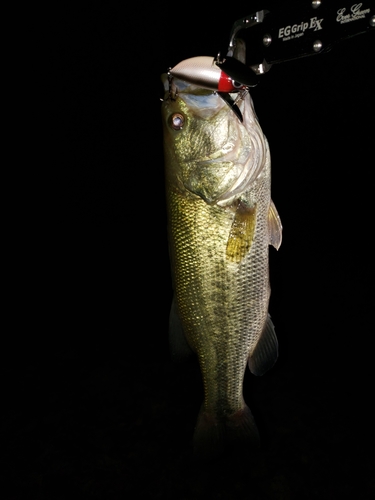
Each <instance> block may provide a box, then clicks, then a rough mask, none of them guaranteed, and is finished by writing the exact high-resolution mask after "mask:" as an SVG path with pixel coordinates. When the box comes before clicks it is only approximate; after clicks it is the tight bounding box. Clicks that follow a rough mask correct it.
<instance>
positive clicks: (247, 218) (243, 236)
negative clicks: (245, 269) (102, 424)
mask: <svg viewBox="0 0 375 500" xmlns="http://www.w3.org/2000/svg"><path fill="white" fill-rule="evenodd" d="M255 226H256V205H254V206H253V207H247V206H246V205H245V204H244V203H242V202H241V201H240V202H239V203H238V205H237V208H236V213H235V216H234V219H233V223H232V227H231V229H230V233H229V238H228V242H227V251H226V255H227V259H228V260H229V261H231V262H241V260H242V259H243V258H244V257H245V255H246V254H247V252H248V251H249V250H250V247H251V243H252V242H253V239H254V233H255Z"/></svg>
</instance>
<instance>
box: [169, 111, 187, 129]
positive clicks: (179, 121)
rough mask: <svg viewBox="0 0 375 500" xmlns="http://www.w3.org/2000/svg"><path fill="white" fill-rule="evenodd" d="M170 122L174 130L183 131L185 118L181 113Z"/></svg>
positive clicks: (175, 115) (173, 116)
mask: <svg viewBox="0 0 375 500" xmlns="http://www.w3.org/2000/svg"><path fill="white" fill-rule="evenodd" d="M170 120H171V125H172V128H173V129H174V130H181V129H182V127H183V126H184V121H185V118H184V116H183V115H182V114H181V113H174V114H173V115H172V116H171V119H170Z"/></svg>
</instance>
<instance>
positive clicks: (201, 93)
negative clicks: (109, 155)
mask: <svg viewBox="0 0 375 500" xmlns="http://www.w3.org/2000/svg"><path fill="white" fill-rule="evenodd" d="M164 81H165V88H166V94H165V98H164V100H163V104H162V119H163V137H164V139H163V140H164V156H165V179H166V197H167V210H168V228H169V248H170V260H171V269H172V279H173V289H174V298H173V303H172V308H171V315H170V332H169V335H170V343H171V351H172V354H173V355H174V356H175V357H176V358H179V357H181V356H184V354H185V352H186V351H187V350H191V351H193V352H195V353H196V355H197V357H198V360H199V365H200V370H201V374H202V380H203V387H204V401H203V404H202V407H201V410H200V413H199V415H198V419H197V424H196V428H195V434H194V448H195V451H196V452H197V453H198V454H200V455H203V456H204V455H208V456H210V455H212V454H217V453H220V452H222V451H223V450H224V449H225V448H226V446H227V444H228V443H229V444H230V443H236V442H238V441H242V442H243V440H247V441H249V442H250V443H251V445H252V446H258V442H259V435H258V431H257V427H256V424H255V422H254V419H253V417H252V414H251V411H250V409H249V408H248V406H247V405H246V403H245V401H244V398H243V380H244V375H245V370H246V366H247V365H248V366H249V368H250V370H251V371H252V373H254V374H256V375H262V374H263V373H264V372H265V371H267V370H268V369H269V368H270V367H271V366H273V364H274V363H275V361H276V359H277V351H278V347H277V339H276V336H275V332H274V328H273V324H272V321H271V319H270V316H269V314H268V303H269V298H270V284H269V270H268V252H269V248H268V247H269V245H270V244H272V245H274V246H275V247H276V248H278V247H279V246H280V244H281V232H282V228H281V222H280V218H279V216H278V214H277V211H276V208H275V206H274V204H273V203H272V200H271V161H270V152H269V147H268V143H267V140H266V138H265V136H264V135H263V133H262V130H261V128H260V126H259V123H258V120H257V118H256V115H255V112H254V109H253V104H252V100H251V97H250V95H249V94H248V93H245V94H246V95H243V97H242V98H241V103H240V104H239V106H241V112H242V116H243V121H242V122H241V121H240V120H239V119H238V117H237V116H236V115H235V113H234V112H233V111H232V110H231V109H230V107H229V106H227V104H226V103H225V102H224V100H222V99H221V97H220V96H219V95H218V94H217V93H215V92H211V91H208V90H205V89H202V88H200V87H197V86H195V85H191V84H188V83H184V82H183V81H181V80H176V79H173V81H172V87H173V92H171V91H170V84H171V81H169V82H168V78H167V76H166V75H165V76H164Z"/></svg>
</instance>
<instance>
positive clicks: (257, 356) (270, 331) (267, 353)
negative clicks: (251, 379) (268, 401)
mask: <svg viewBox="0 0 375 500" xmlns="http://www.w3.org/2000/svg"><path fill="white" fill-rule="evenodd" d="M278 351H279V349H278V342H277V337H276V333H275V329H274V326H273V323H272V321H271V316H270V315H268V318H267V321H266V324H265V326H264V329H263V332H262V334H261V336H260V338H259V340H258V343H257V345H256V346H255V349H254V351H253V352H252V353H251V355H250V356H249V359H248V366H249V368H250V371H251V373H253V374H254V375H257V376H261V375H263V374H264V373H266V371H268V370H269V369H270V368H272V367H273V365H274V364H275V363H276V360H277V357H278Z"/></svg>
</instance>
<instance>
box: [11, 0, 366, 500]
mask: <svg viewBox="0 0 375 500" xmlns="http://www.w3.org/2000/svg"><path fill="white" fill-rule="evenodd" d="M300 3H302V2H300ZM277 4H280V2H268V4H267V5H266V4H264V3H262V2H258V1H255V2H248V3H247V4H243V3H242V4H236V5H235V6H229V5H228V6H226V8H225V9H224V8H223V7H221V6H220V5H210V6H209V7H205V8H203V7H202V6H200V5H192V4H189V5H184V4H181V5H180V4H173V3H164V4H159V3H152V4H151V5H146V4H139V6H132V7H131V8H130V10H129V6H125V4H123V5H120V4H114V3H111V4H110V5H107V4H105V3H104V2H100V1H93V2H79V5H77V6H75V7H74V8H71V9H69V11H67V10H64V9H62V12H61V20H62V19H64V21H63V23H62V27H63V29H62V32H61V33H62V34H61V40H60V42H61V43H60V44H59V47H58V49H56V53H55V60H56V61H57V63H58V64H57V65H58V75H57V79H56V95H55V99H54V102H53V104H51V106H53V114H55V121H54V122H53V125H52V126H51V128H52V135H53V136H54V139H57V146H54V147H53V148H51V153H50V168H51V172H53V174H57V175H56V179H57V183H56V184H54V185H53V187H52V186H49V187H48V190H49V193H50V194H52V198H53V203H51V204H49V203H47V202H46V203H45V206H44V207H43V211H42V214H41V215H40V217H41V221H42V223H39V224H38V227H39V231H38V232H37V233H35V234H34V237H33V239H32V240H31V241H30V240H29V241H28V245H29V248H30V253H28V256H29V257H30V256H32V257H31V258H29V259H27V262H26V264H25V267H24V271H23V274H22V276H21V278H20V281H19V282H18V285H17V286H16V292H15V294H14V297H15V299H14V300H15V306H16V307H15V310H16V313H14V315H13V316H14V317H13V319H14V325H15V331H16V332H17V333H15V334H14V335H13V340H14V342H13V343H12V348H11V349H9V350H5V352H4V355H3V382H4V391H3V394H4V397H5V398H6V399H5V401H6V405H5V406H6V412H5V419H4V423H3V426H2V435H3V437H4V438H5V446H4V448H3V449H4V450H5V457H6V460H5V468H3V479H4V481H5V482H6V485H7V486H9V485H10V486H11V491H12V493H10V494H9V495H8V497H7V498H10V499H19V498H20V499H21V498H32V497H34V498H41V499H42V498H43V499H55V498H56V499H66V498H71V497H72V496H77V497H78V498H82V499H84V498H105V499H119V498H124V497H125V496H126V495H128V497H129V498H152V499H159V498H160V499H165V498H168V499H169V498H171V499H172V498H173V499H176V500H193V499H200V498H222V499H237V498H249V499H303V498H306V499H310V498H311V499H315V498H316V499H334V498H349V497H351V498H353V496H354V497H355V498H361V499H365V498H370V496H371V494H374V488H375V485H374V479H373V468H372V467H373V461H372V462H371V456H372V450H373V447H372V446H371V445H372V442H373V425H372V423H371V419H370V414H371V410H370V403H371V393H372V389H373V375H372V371H371V368H372V359H373V356H372V340H373V331H374V328H373V321H372V304H373V300H372V299H373V291H372V285H373V253H372V234H373V230H372V226H373V215H372V211H373V210H372V199H373V180H372V174H373V172H372V170H373V161H374V154H373V130H374V128H373V111H374V95H373V71H374V57H373V54H374V47H375V45H374V37H373V36H372V37H370V35H366V36H359V37H357V38H353V39H351V40H348V41H346V42H344V43H342V44H341V45H340V46H338V47H336V48H335V49H334V50H333V51H331V52H329V53H327V54H321V55H319V56H314V57H309V58H305V59H301V60H298V61H293V62H288V63H285V64H281V65H275V66H274V67H273V68H272V69H271V71H270V72H269V73H268V74H266V75H264V76H263V77H262V79H261V81H260V83H259V85H258V86H257V87H255V88H254V89H252V90H251V95H252V97H253V100H254V105H255V109H256V112H257V115H258V118H259V121H260V123H261V126H262V128H263V131H264V133H265V135H266V136H267V138H268V141H269V144H270V148H271V155H272V197H273V200H274V202H275V204H276V206H277V208H278V211H279V214H280V217H281V220H282V223H283V227H284V231H283V243H282V246H281V248H280V250H279V251H278V252H276V250H275V249H273V248H270V260H271V271H270V272H271V285H272V297H271V304H270V312H271V315H272V318H273V320H274V323H275V326H276V331H277V334H278V337H279V343H280V357H279V360H278V362H277V364H276V365H275V367H274V368H273V369H272V370H271V371H270V372H269V373H267V374H266V375H265V376H264V377H262V378H260V379H256V378H255V377H252V376H250V375H249V374H247V375H246V378H245V389H244V390H245V397H246V399H247V401H248V402H249V405H250V407H251V408H252V411H253V413H254V415H255V417H256V419H257V422H258V423H259V427H260V431H261V434H262V437H263V449H262V451H261V452H260V453H259V454H257V455H256V456H255V457H254V456H253V455H252V454H251V453H250V450H249V455H248V456H247V454H245V456H241V457H235V456H234V457H233V456H231V457H223V458H221V459H220V460H218V461H213V462H211V463H208V464H207V463H206V464H203V465H202V464H197V463H195V461H194V460H192V458H191V455H190V446H191V437H192V433H193V429H194V424H195V419H196V416H197V413H198V410H199V406H200V403H201V398H202V392H201V391H202V390H201V383H200V378H199V372H198V370H197V366H196V365H195V364H194V363H191V364H188V365H186V366H174V365H173V364H172V363H171V361H170V358H169V352H168V341H167V323H168V314H169V307H170V301H171V296H172V290H171V282H170V270H169V259H168V249H167V241H166V224H167V222H166V212H165V200H164V179H163V150H162V131H161V117H160V98H161V97H162V96H163V91H162V86H161V82H160V74H161V73H163V72H165V71H167V69H168V68H169V67H173V66H174V65H175V64H177V63H178V62H179V61H181V60H183V59H185V58H188V57H192V56H199V55H211V56H215V55H216V53H217V50H218V47H219V46H222V43H223V42H224V43H226V41H227V39H228V37H229V32H230V29H231V26H232V23H233V22H234V21H235V20H236V19H238V18H240V17H242V16H244V15H247V14H249V13H251V12H253V11H255V10H257V9H262V8H269V9H270V10H271V9H272V7H273V6H275V5H277ZM285 4H287V5H291V4H289V3H287V2H285ZM54 144H55V142H54ZM41 221H39V222H41ZM34 222H35V219H34ZM31 250H32V251H31ZM21 319H22V328H21ZM24 325H25V326H24ZM18 328H19V329H18ZM19 332H22V333H19ZM25 337H26V339H25ZM370 452H371V455H370Z"/></svg>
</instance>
